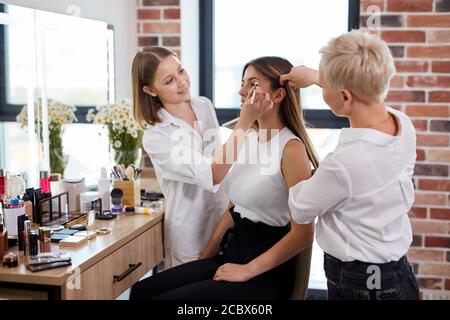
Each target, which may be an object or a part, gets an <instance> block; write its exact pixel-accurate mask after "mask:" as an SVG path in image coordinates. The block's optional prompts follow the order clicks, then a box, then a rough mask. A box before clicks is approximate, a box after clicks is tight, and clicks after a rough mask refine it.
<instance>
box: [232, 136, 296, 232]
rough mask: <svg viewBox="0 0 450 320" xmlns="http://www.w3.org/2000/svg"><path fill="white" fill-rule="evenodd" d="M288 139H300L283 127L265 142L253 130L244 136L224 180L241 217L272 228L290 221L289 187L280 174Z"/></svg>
mask: <svg viewBox="0 0 450 320" xmlns="http://www.w3.org/2000/svg"><path fill="white" fill-rule="evenodd" d="M290 140H299V141H300V139H299V138H298V137H297V136H296V135H295V134H294V133H292V131H291V130H290V129H289V128H287V127H284V128H283V129H281V130H280V131H279V132H278V133H276V134H275V135H272V139H271V140H270V141H268V142H266V143H259V142H258V133H257V132H253V133H250V134H249V135H248V136H247V139H246V142H245V144H244V146H243V147H242V149H241V151H240V153H239V155H238V159H237V161H236V162H235V164H234V165H233V166H232V168H231V170H230V172H229V173H228V174H227V177H226V179H225V181H224V187H225V190H226V192H227V193H228V196H229V198H230V200H231V201H232V202H233V203H234V204H235V208H234V211H235V212H239V213H240V214H241V217H242V218H244V217H245V218H248V219H249V220H251V221H253V222H262V223H265V224H267V225H270V226H276V227H280V226H285V225H287V224H288V223H289V222H290V220H291V214H290V211H289V204H288V198H289V189H288V188H287V186H286V183H285V181H284V177H283V174H282V173H281V158H282V156H283V150H284V147H285V146H286V144H287V143H288V142H289V141H290Z"/></svg>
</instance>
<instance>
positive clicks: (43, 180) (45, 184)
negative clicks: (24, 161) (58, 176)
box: [39, 171, 52, 197]
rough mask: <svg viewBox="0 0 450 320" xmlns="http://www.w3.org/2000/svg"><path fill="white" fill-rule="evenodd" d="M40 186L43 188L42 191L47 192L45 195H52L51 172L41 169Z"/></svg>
mask: <svg viewBox="0 0 450 320" xmlns="http://www.w3.org/2000/svg"><path fill="white" fill-rule="evenodd" d="M39 185H40V187H41V190H42V193H43V194H45V196H47V197H48V196H50V195H51V193H52V192H51V190H50V174H49V173H48V171H41V172H40V184H39Z"/></svg>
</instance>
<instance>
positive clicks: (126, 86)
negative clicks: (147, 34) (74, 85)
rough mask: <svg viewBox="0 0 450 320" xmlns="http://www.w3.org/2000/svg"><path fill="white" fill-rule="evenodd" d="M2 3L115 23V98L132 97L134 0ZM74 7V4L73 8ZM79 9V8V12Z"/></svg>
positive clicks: (8, 0)
mask: <svg viewBox="0 0 450 320" xmlns="http://www.w3.org/2000/svg"><path fill="white" fill-rule="evenodd" d="M0 2H2V3H7V4H12V5H18V6H22V7H28V8H33V9H39V10H45V11H51V12H56V13H63V14H74V13H73V12H74V11H72V9H73V8H75V12H76V13H78V12H79V13H80V16H81V17H82V18H89V19H94V20H100V21H103V22H106V23H108V24H111V25H113V26H114V39H115V67H116V98H117V100H120V99H123V98H131V97H132V92H131V63H132V61H133V58H134V55H135V54H136V52H137V50H138V49H137V5H136V1H135V0H0ZM74 6H75V7H74ZM78 10H79V11H78Z"/></svg>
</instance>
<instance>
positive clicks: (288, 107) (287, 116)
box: [242, 57, 319, 169]
mask: <svg viewBox="0 0 450 320" xmlns="http://www.w3.org/2000/svg"><path fill="white" fill-rule="evenodd" d="M249 66H252V67H254V68H255V69H256V70H258V71H259V72H260V73H261V74H262V75H264V76H265V77H266V78H267V79H268V80H269V81H270V83H271V86H272V89H273V90H276V89H278V88H284V90H285V91H286V96H285V98H284V99H283V101H282V102H281V105H280V109H279V112H280V116H281V119H282V120H283V122H284V124H285V125H286V127H288V128H289V129H290V130H291V131H292V132H293V133H294V134H295V135H296V136H297V137H299V138H300V140H301V141H302V142H303V144H304V145H305V148H306V152H307V154H308V158H309V161H310V162H311V164H312V165H313V167H314V168H315V169H317V168H318V166H319V158H318V156H317V154H316V151H315V149H314V146H313V144H312V143H311V140H310V139H309V137H308V134H307V132H306V127H307V125H306V123H305V120H304V118H303V109H302V106H301V102H300V90H298V89H297V90H295V89H293V88H291V87H289V85H288V82H287V81H286V82H285V83H284V85H283V86H281V84H280V76H281V75H282V74H286V73H289V72H290V71H291V69H292V68H293V65H292V64H291V63H290V62H289V61H287V60H286V59H283V58H280V57H261V58H257V59H254V60H252V61H250V62H249V63H247V64H246V65H245V67H244V71H243V72H242V77H244V73H245V70H247V68H248V67H249Z"/></svg>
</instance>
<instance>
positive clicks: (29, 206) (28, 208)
mask: <svg viewBox="0 0 450 320" xmlns="http://www.w3.org/2000/svg"><path fill="white" fill-rule="evenodd" d="M22 201H23V206H24V208H25V215H26V216H27V218H28V219H29V220H30V221H31V222H33V203H32V202H31V201H30V198H29V196H28V194H26V193H25V194H24V195H23V197H22Z"/></svg>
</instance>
